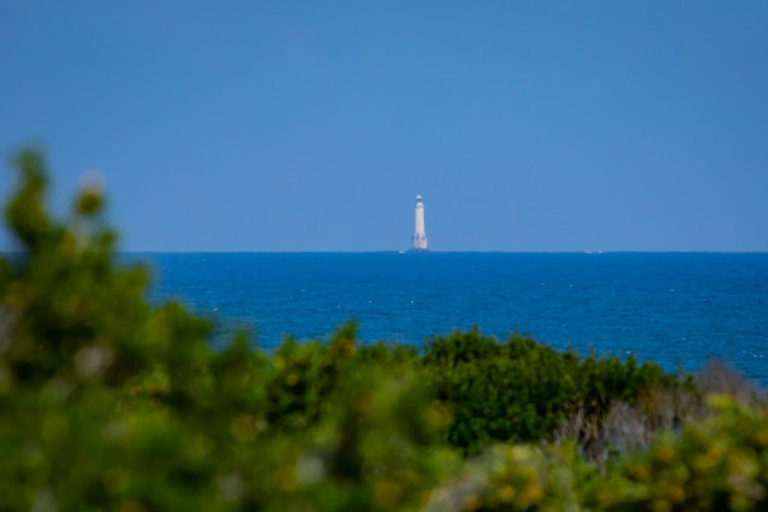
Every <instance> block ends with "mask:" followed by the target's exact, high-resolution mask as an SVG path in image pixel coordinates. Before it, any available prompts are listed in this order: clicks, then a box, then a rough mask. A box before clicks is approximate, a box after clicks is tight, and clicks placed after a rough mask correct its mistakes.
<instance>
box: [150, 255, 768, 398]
mask: <svg viewBox="0 0 768 512" xmlns="http://www.w3.org/2000/svg"><path fill="white" fill-rule="evenodd" d="M138 256H139V257H140V258H141V259H145V260H149V261H151V262H152V264H153V266H154V267H155V285H154V291H153V298H154V299H155V300H163V299H165V298H169V297H177V298H181V299H182V300H183V301H185V302H187V303H188V304H191V305H193V306H194V308H195V309H196V310H197V311H198V312H200V313H203V314H204V315H207V316H210V317H212V318H215V319H216V320H217V322H218V324H219V326H220V327H219V329H220V330H223V331H227V330H228V329H231V328H232V327H233V326H236V325H245V326H248V327H251V328H252V329H254V330H255V331H256V334H257V338H258V342H259V344H260V345H261V346H263V347H265V348H267V349H269V348H270V347H273V346H274V345H275V344H276V343H278V342H279V341H280V340H281V338H282V337H283V336H284V335H286V334H292V335H294V336H296V337H298V338H301V339H308V338H326V337H327V336H328V334H329V333H330V332H331V331H332V330H333V329H334V328H335V327H336V326H337V325H338V324H340V323H342V322H345V321H347V320H350V319H356V320H357V321H358V322H359V325H360V331H359V334H360V338H361V340H362V341H363V342H371V341H375V340H394V341H398V342H403V343H413V344H420V343H421V342H422V340H424V339H425V338H427V337H429V336H431V335H433V334H446V333H449V332H450V331H451V330H452V329H454V328H462V329H467V328H469V327H471V326H472V325H473V324H477V325H479V326H480V328H481V329H482V330H483V332H485V333H487V334H494V335H497V336H501V337H504V336H506V335H508V334H509V333H511V332H512V331H513V330H514V329H519V330H520V331H521V332H522V333H526V334H531V335H533V336H535V337H536V338H537V339H539V340H540V341H543V342H546V343H548V344H550V345H552V346H554V347H557V348H566V347H568V346H569V345H571V346H573V347H574V348H576V349H577V350H578V351H580V352H587V351H589V350H591V349H594V350H595V351H597V352H599V353H609V352H610V353H613V354H619V355H626V354H628V353H633V354H637V355H638V356H639V357H640V358H641V359H652V360H656V361H658V362H659V363H661V364H662V365H663V366H664V367H665V368H667V369H669V370H672V369H674V368H675V366H676V364H677V362H678V361H679V362H680V363H682V365H683V367H684V368H686V369H688V370H695V369H696V368H698V367H700V366H701V365H702V363H704V362H705V361H706V360H707V359H708V358H710V357H712V356H721V357H723V358H724V359H726V360H728V361H729V362H731V363H732V364H733V365H734V366H736V367H737V368H738V369H740V370H742V371H743V372H745V373H746V374H747V375H748V376H749V377H751V378H753V379H755V380H757V381H759V382H762V383H763V384H767V383H768V357H767V356H768V254H723V253H607V254H580V253H563V254H551V253H548V254H535V253H430V254H397V253H286V254H278V253H173V254H165V253H163V254H161V253H153V254H141V255H138Z"/></svg>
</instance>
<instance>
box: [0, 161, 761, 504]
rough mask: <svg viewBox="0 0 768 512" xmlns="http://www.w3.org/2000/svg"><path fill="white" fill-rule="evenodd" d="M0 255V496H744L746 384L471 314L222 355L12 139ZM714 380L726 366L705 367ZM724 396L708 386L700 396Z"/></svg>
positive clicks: (99, 210)
mask: <svg viewBox="0 0 768 512" xmlns="http://www.w3.org/2000/svg"><path fill="white" fill-rule="evenodd" d="M14 166H15V168H16V170H17V172H18V187H17V189H16V191H15V193H14V194H13V196H12V197H11V198H10V200H9V202H8V204H7V207H6V211H5V215H6V222H7V225H8V228H9V229H10V231H11V232H12V234H13V235H14V236H15V238H16V240H17V241H18V243H19V244H20V246H21V248H22V249H23V251H22V252H20V253H15V254H12V255H7V256H6V257H4V258H0V511H6V510H7V511H17V510H18V511H21V510H35V511H54V510H77V511H91V510H92V511H103V510H104V511H105V510H117V511H121V512H139V511H161V510H163V511H164V510H179V511H189V510H205V511H230V510H232V511H239V510H263V511H379V510H380V511H384V510H404V511H407V510H435V511H449V510H457V511H458V510H466V511H513V510H653V511H672V510H764V509H765V508H766V506H767V505H768V494H766V492H767V491H766V489H768V450H766V447H768V415H766V412H765V411H764V409H763V406H762V403H761V402H760V401H759V400H758V399H757V398H756V394H755V392H754V391H753V390H752V389H751V388H750V387H749V386H748V383H744V382H738V381H735V380H734V379H733V378H730V377H727V376H729V375H731V374H729V373H728V372H725V371H723V370H722V369H717V368H716V369H711V368H710V370H709V372H708V373H706V372H705V373H704V374H702V377H701V378H699V379H694V378H690V377H684V376H676V375H670V374H666V373H664V372H663V371H662V370H661V369H660V368H659V367H658V366H657V365H655V364H651V363H644V364H642V365H641V364H639V363H638V362H637V361H636V360H635V359H633V358H629V359H626V360H620V359H618V358H615V357H602V358H601V357H597V356H595V355H590V356H588V357H580V356H579V355H577V354H576V353H573V352H558V351H555V350H553V349H551V348H550V347H548V346H546V345H542V344H539V343H537V342H535V341H534V340H532V339H530V338H527V337H523V336H520V335H517V334H515V335H513V336H511V337H510V338H509V339H507V340H505V341H498V340H496V339H495V338H492V337H487V336H483V335H482V333H481V332H480V331H479V330H478V329H474V330H471V331H469V332H455V333H453V334H450V335H449V336H444V337H436V338H433V339H431V340H428V341H427V342H426V343H425V344H424V346H423V347H422V348H421V350H418V349H416V348H414V347H409V346H401V345H388V344H383V343H378V344H374V345H368V346H362V345H361V344H360V343H359V342H358V341H357V340H356V331H355V325H354V324H349V325H346V326H342V327H341V328H340V329H339V330H338V331H337V332H336V333H335V334H333V335H332V337H331V338H330V340H328V341H327V342H319V341H316V342H308V343H299V342H296V341H293V340H290V339H289V340H286V341H285V342H284V343H283V344H282V345H281V346H280V347H278V348H277V349H276V350H275V351H274V352H273V353H271V354H267V353H264V352H262V351H259V350H258V349H254V348H253V346H252V345H253V343H252V340H250V339H249V338H248V336H246V335H245V334H238V335H237V336H235V337H234V338H233V339H232V340H231V342H230V343H229V345H228V346H227V347H226V348H225V349H223V350H219V351H216V350H212V349H211V348H210V345H209V343H208V341H209V334H210V326H209V324H208V322H207V321H205V320H204V319H201V318H199V317H196V316H195V315H194V314H191V313H190V312H188V311H187V310H186V309H185V308H184V307H183V306H182V305H181V304H178V303H173V302H171V303H167V304H164V305H161V306H159V307H154V306H151V305H150V304H149V303H148V302H147V299H146V293H147V283H148V276H147V273H146V271H145V270H144V269H143V268H141V267H126V266H121V265H118V264H116V262H115V258H114V252H113V251H114V247H115V240H116V236H115V234H114V233H113V232H112V231H111V230H110V229H109V228H108V227H106V225H105V223H104V220H103V205H104V195H103V191H102V190H101V189H100V188H99V187H98V186H88V185H86V186H84V188H83V190H82V191H81V192H80V195H79V196H78V197H77V198H76V199H75V201H74V203H73V210H72V215H71V218H70V219H69V220H67V221H66V222H64V221H60V220H58V219H56V218H54V217H53V216H51V215H50V214H49V213H48V210H47V203H46V193H47V175H46V172H45V163H44V161H43V157H42V155H41V153H39V152H37V151H34V150H25V151H22V152H21V153H20V154H19V155H18V157H17V158H16V160H15V161H14ZM723 376H726V377H723ZM722 391H725V392H727V393H728V394H729V395H730V398H728V397H725V396H722V395H719V396H717V397H716V398H713V396H715V395H714V393H717V392H722Z"/></svg>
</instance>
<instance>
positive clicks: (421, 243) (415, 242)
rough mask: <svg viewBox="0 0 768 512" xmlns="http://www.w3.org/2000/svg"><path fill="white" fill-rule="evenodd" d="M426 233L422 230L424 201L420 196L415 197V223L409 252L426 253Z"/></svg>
mask: <svg viewBox="0 0 768 512" xmlns="http://www.w3.org/2000/svg"><path fill="white" fill-rule="evenodd" d="M428 250H429V249H427V232H426V231H425V230H424V201H422V200H421V196H420V195H419V196H416V222H415V226H414V229H413V238H412V239H411V251H414V252H426V251H428Z"/></svg>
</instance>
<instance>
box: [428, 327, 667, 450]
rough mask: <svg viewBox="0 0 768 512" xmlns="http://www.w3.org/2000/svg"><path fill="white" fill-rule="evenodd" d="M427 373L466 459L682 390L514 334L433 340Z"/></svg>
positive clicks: (649, 366)
mask: <svg viewBox="0 0 768 512" xmlns="http://www.w3.org/2000/svg"><path fill="white" fill-rule="evenodd" d="M424 366H425V368H426V369H427V370H428V371H427V372H426V374H427V375H428V376H429V378H430V379H431V380H432V382H433V383H434V385H435V387H436V389H437V392H438V396H439V397H440V398H441V399H443V400H445V401H447V402H449V403H450V404H451V405H452V407H453V411H454V414H455V418H454V422H453V424H452V425H451V428H450V431H449V433H448V440H449V441H450V442H451V444H453V445H454V446H456V447H458V448H461V449H462V450H464V451H465V452H467V453H477V452H478V451H479V450H480V449H482V448H483V447H485V446H489V445H490V444H492V443H495V442H498V441H537V440H540V439H548V438H550V437H551V436H552V434H553V433H554V432H555V430H556V429H557V428H558V427H559V426H560V425H561V424H562V423H563V422H564V421H565V419H566V418H567V417H568V416H569V415H570V414H573V413H575V412H576V411H577V410H579V411H581V412H583V413H584V414H586V415H587V416H589V417H590V418H592V419H593V420H594V421H597V422H600V421H602V419H603V418H604V417H605V416H606V414H607V413H608V411H609V410H610V408H611V406H612V404H614V403H616V402H618V401H626V402H630V403H632V402H634V401H635V400H637V399H638V397H639V396H641V395H642V394H643V393H647V392H649V391H650V390H652V389H654V388H658V387H669V386H677V385H680V383H679V382H678V381H677V380H676V379H675V378H673V377H671V376H669V375H666V374H664V372H663V371H662V370H661V368H660V367H659V366H658V365H656V364H653V363H644V364H642V365H638V363H637V360H636V359H635V358H634V357H629V358H627V359H626V360H625V361H622V360H620V359H618V358H616V357H607V358H597V357H595V356H594V355H590V356H589V357H587V358H581V357H579V356H578V355H577V354H576V353H574V352H572V351H568V352H558V351H556V350H554V349H552V348H551V347H548V346H547V345H542V344H539V343H536V341H534V340H533V339H531V338H526V337H522V336H520V335H517V334H515V335H513V336H511V337H510V338H508V339H507V340H506V341H505V342H502V343H499V342H498V341H497V340H496V339H495V338H493V337H489V336H483V335H482V334H481V333H480V331H479V329H477V328H475V329H472V330H471V331H469V332H466V333H462V332H458V331H457V332H454V333H453V334H451V335H450V336H447V337H436V338H433V339H432V340H431V341H430V342H429V343H428V344H427V345H426V347H425V351H424Z"/></svg>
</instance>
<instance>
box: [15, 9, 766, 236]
mask: <svg viewBox="0 0 768 512" xmlns="http://www.w3.org/2000/svg"><path fill="white" fill-rule="evenodd" d="M766 27H768V2H765V1H738V2H729V1H725V0H722V1H718V2H708V1H691V2H679V1H670V0H664V1H657V2H652V1H645V0H644V1H638V2H623V1H619V2H617V1H603V2H574V1H570V0H568V1H562V2H555V1H552V2H546V1H545V2H539V1H530V2H513V1H507V0H504V1H499V2H490V1H488V2H465V1H457V2H445V1H435V2H432V1H417V2H410V1H409V2H394V1H389V0H387V1H375V2H304V1H301V2H291V1H284V0H281V1H275V2H260V1H243V2H230V1H221V2H219V1H217V2H213V1H208V2H203V1H198V2H182V1H178V2H171V1H164V2H150V1H137V2H117V1H104V0H98V1H92V2H83V1H72V2H60V1H55V2H54V1H45V2H43V1H33V0H3V1H0V150H2V152H3V153H4V155H9V154H10V152H11V150H12V149H13V148H14V147H18V146H19V145H20V144H22V143H25V142H28V141H36V142H41V143H43V144H44V146H45V147H46V148H47V150H48V155H49V157H50V158H49V160H50V163H51V167H52V169H53V173H54V183H55V186H56V189H55V194H54V196H55V197H54V203H55V205H57V206H56V207H57V208H59V209H62V210H63V209H64V208H65V207H66V205H67V204H68V201H69V197H70V194H71V193H72V191H73V190H75V189H76V187H77V184H78V181H79V176H80V175H81V174H82V173H83V172H84V171H86V170H88V169H99V170H100V171H101V172H102V173H103V175H104V176H105V178H106V183H107V188H108V192H109V197H110V208H111V209H110V212H111V213H110V216H111V220H112V221H113V222H114V224H116V225H117V226H119V228H120V229H121V231H122V234H123V246H122V247H123V248H124V249H127V250H157V251H165V250H168V251H336V250H338V251H365V250H389V249H403V248H406V247H407V246H408V244H409V239H410V235H411V233H412V230H413V200H414V197H415V196H416V194H422V195H423V196H424V200H425V205H426V222H427V235H428V236H429V238H430V243H431V246H432V248H433V249H434V250H477V251H479V250H503V251H580V250H605V251H609V250H659V251H668V250H683V251H686V250H697V251H698V250H714V251H721V250H722V251H747V250H752V251H754V250H758V251H766V250H768V30H766ZM5 167H7V166H5ZM10 176H11V174H10V173H9V172H7V171H4V172H3V173H2V177H0V187H2V188H1V189H0V191H2V192H3V195H5V194H6V193H7V191H8V190H9V188H10V186H11V179H10ZM0 246H2V247H9V239H8V237H7V235H6V234H5V233H4V234H3V235H2V238H0Z"/></svg>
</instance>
